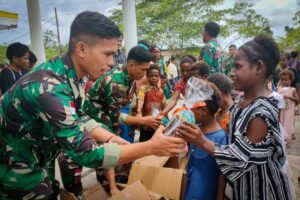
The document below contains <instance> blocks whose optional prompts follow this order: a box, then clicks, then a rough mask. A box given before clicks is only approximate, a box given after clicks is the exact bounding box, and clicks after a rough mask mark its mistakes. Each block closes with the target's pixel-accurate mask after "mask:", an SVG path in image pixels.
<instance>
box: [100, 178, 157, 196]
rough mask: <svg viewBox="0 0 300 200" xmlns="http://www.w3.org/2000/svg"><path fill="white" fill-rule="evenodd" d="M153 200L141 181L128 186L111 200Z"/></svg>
mask: <svg viewBox="0 0 300 200" xmlns="http://www.w3.org/2000/svg"><path fill="white" fill-rule="evenodd" d="M99 199H100V198H99ZM127 199H130V200H141V199H143V200H152V199H151V197H150V194H149V192H148V191H147V189H146V188H145V186H144V185H143V184H142V183H141V181H136V182H134V183H132V184H130V185H128V186H126V187H125V188H124V189H123V190H122V191H121V192H120V193H119V194H117V195H115V196H112V197H111V198H109V200H127Z"/></svg>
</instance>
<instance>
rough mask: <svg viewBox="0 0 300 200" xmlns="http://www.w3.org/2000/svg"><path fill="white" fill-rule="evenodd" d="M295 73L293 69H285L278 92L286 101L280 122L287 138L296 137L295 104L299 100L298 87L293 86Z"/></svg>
mask: <svg viewBox="0 0 300 200" xmlns="http://www.w3.org/2000/svg"><path fill="white" fill-rule="evenodd" d="M294 78H295V77H294V74H293V72H292V71H291V70H288V69H287V70H283V71H281V72H280V74H279V80H280V81H279V82H280V84H279V86H278V88H277V92H278V93H279V94H282V95H283V97H284V102H285V109H283V110H282V111H281V114H280V122H281V124H282V126H283V127H284V129H285V131H286V133H287V140H291V139H295V135H294V128H295V105H296V104H297V102H298V95H297V92H296V89H295V88H294V87H291V84H292V82H293V80H294Z"/></svg>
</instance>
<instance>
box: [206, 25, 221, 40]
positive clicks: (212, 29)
mask: <svg viewBox="0 0 300 200" xmlns="http://www.w3.org/2000/svg"><path fill="white" fill-rule="evenodd" d="M204 30H205V31H206V33H207V34H208V35H209V36H210V37H213V38H216V37H217V36H218V35H219V33H220V26H219V24H217V23H216V22H208V23H206V24H205V26H204Z"/></svg>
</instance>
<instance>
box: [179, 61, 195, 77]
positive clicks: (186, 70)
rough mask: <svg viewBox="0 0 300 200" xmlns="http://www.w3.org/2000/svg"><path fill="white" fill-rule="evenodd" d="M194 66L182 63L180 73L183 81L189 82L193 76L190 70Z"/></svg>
mask: <svg viewBox="0 0 300 200" xmlns="http://www.w3.org/2000/svg"><path fill="white" fill-rule="evenodd" d="M191 67H192V64H191V63H182V64H181V65H180V72H181V76H182V79H183V80H185V81H186V80H188V79H189V78H190V76H191V74H190V70H191Z"/></svg>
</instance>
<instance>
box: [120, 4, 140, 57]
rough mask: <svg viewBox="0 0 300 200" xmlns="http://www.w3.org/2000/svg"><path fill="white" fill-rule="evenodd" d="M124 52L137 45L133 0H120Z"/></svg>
mask: <svg viewBox="0 0 300 200" xmlns="http://www.w3.org/2000/svg"><path fill="white" fill-rule="evenodd" d="M122 9H123V22H124V42H125V52H126V55H127V54H128V52H129V50H130V49H131V48H132V47H133V46H135V45H137V28H136V14H135V2H134V0H122Z"/></svg>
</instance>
